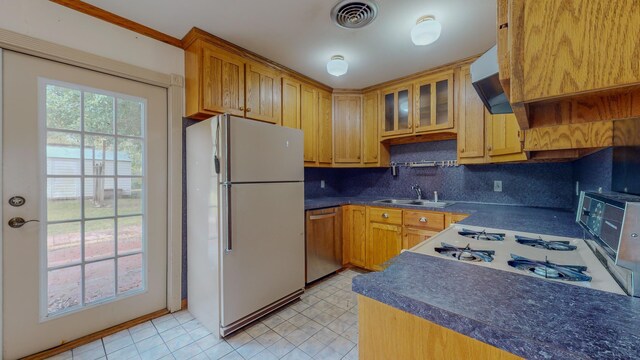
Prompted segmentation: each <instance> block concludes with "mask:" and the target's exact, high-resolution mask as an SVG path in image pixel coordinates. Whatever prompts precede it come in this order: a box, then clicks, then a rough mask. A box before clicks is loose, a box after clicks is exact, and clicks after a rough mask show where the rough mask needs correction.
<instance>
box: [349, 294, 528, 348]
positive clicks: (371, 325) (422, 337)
mask: <svg viewBox="0 0 640 360" xmlns="http://www.w3.org/2000/svg"><path fill="white" fill-rule="evenodd" d="M358 330H359V335H358V353H359V357H360V359H367V360H378V359H380V360H386V359H403V360H414V359H415V360H422V359H456V360H457V359H478V360H494V359H496V360H515V359H522V358H520V357H518V356H516V355H514V354H511V353H509V352H506V351H504V350H502V349H498V348H497V347H494V346H491V345H489V344H486V343H483V342H482V341H479V340H476V339H473V338H470V337H468V336H466V335H462V334H460V333H458V332H455V331H453V330H451V329H447V328H445V327H442V326H440V325H437V324H434V323H432V322H430V321H427V320H425V319H422V318H420V317H417V316H415V315H412V314H409V313H407V312H404V311H401V310H398V309H396V308H393V307H391V306H389V305H386V304H383V303H381V302H379V301H376V300H373V299H370V298H368V297H365V296H362V295H358Z"/></svg>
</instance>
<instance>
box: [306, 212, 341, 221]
mask: <svg viewBox="0 0 640 360" xmlns="http://www.w3.org/2000/svg"><path fill="white" fill-rule="evenodd" d="M334 216H336V213H330V214H324V215H311V216H309V220H321V219H328V218H331V217H334Z"/></svg>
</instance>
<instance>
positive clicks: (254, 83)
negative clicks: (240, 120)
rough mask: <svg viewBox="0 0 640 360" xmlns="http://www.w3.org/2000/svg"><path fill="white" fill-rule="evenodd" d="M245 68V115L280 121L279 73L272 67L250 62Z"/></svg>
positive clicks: (263, 119) (252, 117)
mask: <svg viewBox="0 0 640 360" xmlns="http://www.w3.org/2000/svg"><path fill="white" fill-rule="evenodd" d="M246 68H247V71H246V86H247V88H246V91H247V106H246V110H245V111H246V116H247V117H248V118H251V119H255V120H261V121H266V122H270V123H274V124H276V123H280V118H281V114H282V112H281V109H282V103H281V98H280V82H281V80H280V75H279V74H278V72H277V71H275V70H273V69H269V68H268V67H266V66H262V65H258V64H255V63H251V62H250V63H248V64H247V66H246Z"/></svg>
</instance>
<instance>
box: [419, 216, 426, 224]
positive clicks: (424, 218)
mask: <svg viewBox="0 0 640 360" xmlns="http://www.w3.org/2000/svg"><path fill="white" fill-rule="evenodd" d="M418 221H420V222H421V223H426V222H427V218H426V217H424V216H423V217H421V218H420V219H419V220H418Z"/></svg>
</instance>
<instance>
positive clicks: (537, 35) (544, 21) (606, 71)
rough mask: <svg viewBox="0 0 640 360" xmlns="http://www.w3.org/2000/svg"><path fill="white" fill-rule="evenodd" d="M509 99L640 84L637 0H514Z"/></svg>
mask: <svg viewBox="0 0 640 360" xmlns="http://www.w3.org/2000/svg"><path fill="white" fill-rule="evenodd" d="M509 6H510V9H509V14H510V18H509V29H510V31H511V46H512V48H511V63H510V64H511V102H513V103H520V102H525V103H528V102H533V101H540V100H545V99H550V98H557V97H566V96H570V95H576V94H581V93H585V92H595V91H602V90H607V89H613V88H619V87H624V86H635V85H638V84H640V66H639V65H638V54H640V41H638V38H637V36H636V35H637V34H639V33H640V6H639V5H638V1H637V0H616V1H611V0H590V1H584V0H545V1H539V0H517V1H515V0H511V1H510V3H509Z"/></svg>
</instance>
